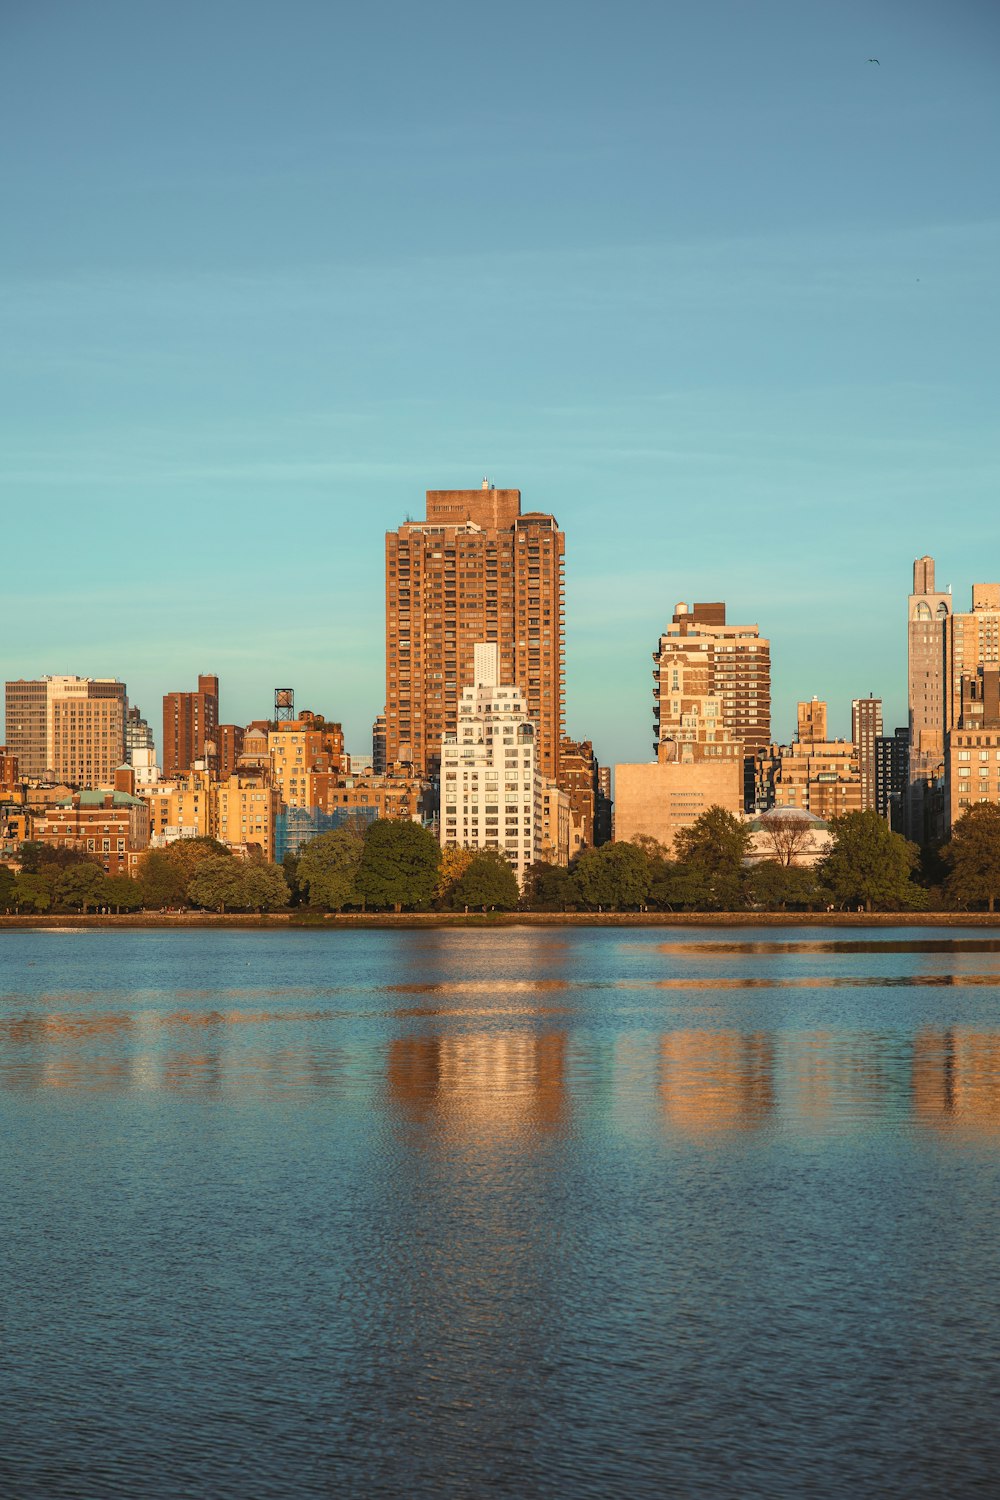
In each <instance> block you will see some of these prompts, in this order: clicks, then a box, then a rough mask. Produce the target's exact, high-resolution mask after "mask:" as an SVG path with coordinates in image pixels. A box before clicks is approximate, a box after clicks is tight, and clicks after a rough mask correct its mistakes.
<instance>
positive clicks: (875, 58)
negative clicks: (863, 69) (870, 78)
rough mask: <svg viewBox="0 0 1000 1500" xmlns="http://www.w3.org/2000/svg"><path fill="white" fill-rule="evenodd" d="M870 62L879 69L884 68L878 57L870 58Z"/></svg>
mask: <svg viewBox="0 0 1000 1500" xmlns="http://www.w3.org/2000/svg"><path fill="white" fill-rule="evenodd" d="M868 61H869V62H873V63H874V64H875V66H876V67H877V68H880V67H881V66H882V64H881V63H880V62H879V60H878V58H877V57H870V58H869V59H868Z"/></svg>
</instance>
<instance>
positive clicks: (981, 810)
mask: <svg viewBox="0 0 1000 1500" xmlns="http://www.w3.org/2000/svg"><path fill="white" fill-rule="evenodd" d="M944 857H945V861H946V862H947V864H948V866H949V868H950V874H949V875H948V879H947V884H946V889H947V891H948V895H949V896H951V897H952V899H953V900H955V901H957V902H959V903H960V904H961V905H963V906H964V905H977V906H978V905H980V904H985V905H986V907H987V909H988V910H989V911H990V912H994V911H996V901H997V897H998V896H1000V807H998V806H997V805H996V804H995V803H993V802H977V803H975V804H974V805H973V806H972V807H970V808H969V809H968V811H967V812H964V813H963V814H962V816H961V817H960V818H959V819H958V822H957V823H956V824H955V825H954V827H953V828H952V831H951V842H950V843H949V844H948V845H947V846H946V848H945V850H944Z"/></svg>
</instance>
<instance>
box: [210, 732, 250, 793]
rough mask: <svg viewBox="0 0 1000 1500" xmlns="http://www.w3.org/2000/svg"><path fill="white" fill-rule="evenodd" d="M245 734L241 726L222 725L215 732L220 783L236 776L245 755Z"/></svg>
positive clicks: (217, 771) (217, 773)
mask: <svg viewBox="0 0 1000 1500" xmlns="http://www.w3.org/2000/svg"><path fill="white" fill-rule="evenodd" d="M243 733H244V731H243V726H242V725H241V724H220V725H219V726H218V728H217V729H216V731H215V742H216V745H217V746H218V764H217V767H216V775H217V776H218V778H219V780H220V781H228V780H229V778H230V776H235V775H236V770H237V767H238V766H239V763H240V756H241V755H242V754H243Z"/></svg>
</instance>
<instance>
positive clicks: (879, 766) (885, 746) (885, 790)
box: [875, 724, 910, 833]
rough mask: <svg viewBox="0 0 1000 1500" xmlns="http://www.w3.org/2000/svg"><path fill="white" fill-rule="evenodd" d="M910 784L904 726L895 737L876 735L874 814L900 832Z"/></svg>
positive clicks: (908, 752) (906, 734)
mask: <svg viewBox="0 0 1000 1500" xmlns="http://www.w3.org/2000/svg"><path fill="white" fill-rule="evenodd" d="M909 784H910V731H909V728H908V727H907V726H906V725H905V724H904V725H903V726H902V727H901V728H897V730H896V732H895V734H883V735H879V737H878V739H877V740H876V741H875V811H876V812H877V813H878V814H879V816H880V817H883V818H885V819H886V821H887V822H889V823H890V824H891V825H892V828H893V830H894V831H895V832H896V833H902V832H903V831H904V807H903V801H904V798H905V797H906V789H907V787H908V786H909Z"/></svg>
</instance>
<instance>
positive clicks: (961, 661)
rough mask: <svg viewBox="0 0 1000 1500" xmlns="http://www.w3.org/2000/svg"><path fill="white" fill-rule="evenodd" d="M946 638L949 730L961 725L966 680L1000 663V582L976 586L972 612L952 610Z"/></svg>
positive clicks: (946, 714)
mask: <svg viewBox="0 0 1000 1500" xmlns="http://www.w3.org/2000/svg"><path fill="white" fill-rule="evenodd" d="M946 637H947V666H946V673H947V706H946V709H945V729H946V730H947V729H952V728H954V727H955V726H956V725H957V724H958V721H959V719H960V717H961V715H962V712H963V701H962V691H963V690H962V680H963V678H966V677H968V678H974V677H975V676H976V673H977V671H978V670H979V668H980V667H989V666H995V665H997V663H998V662H1000V583H974V584H973V585H972V607H971V609H968V610H957V609H953V610H952V612H951V614H950V616H949V618H948V624H947V628H946Z"/></svg>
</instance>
